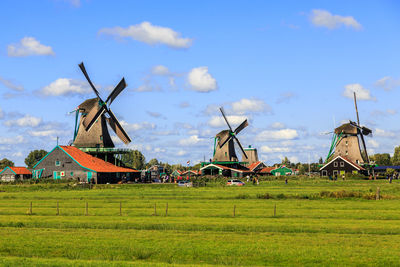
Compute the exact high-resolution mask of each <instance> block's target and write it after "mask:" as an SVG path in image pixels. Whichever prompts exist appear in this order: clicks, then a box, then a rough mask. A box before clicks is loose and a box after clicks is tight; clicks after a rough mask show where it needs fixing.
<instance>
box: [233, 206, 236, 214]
mask: <svg viewBox="0 0 400 267" xmlns="http://www.w3.org/2000/svg"><path fill="white" fill-rule="evenodd" d="M235 216H236V205H233V217H235Z"/></svg>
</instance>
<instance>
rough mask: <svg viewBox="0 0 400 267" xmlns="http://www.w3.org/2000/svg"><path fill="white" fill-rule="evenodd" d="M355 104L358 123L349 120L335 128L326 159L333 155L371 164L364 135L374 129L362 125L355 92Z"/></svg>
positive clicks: (367, 134) (369, 133) (370, 133)
mask: <svg viewBox="0 0 400 267" xmlns="http://www.w3.org/2000/svg"><path fill="white" fill-rule="evenodd" d="M354 106H355V109H356V114H357V123H356V122H353V121H349V122H348V123H345V124H342V125H341V126H339V127H337V128H336V129H335V131H334V133H333V138H332V143H331V147H330V150H329V153H328V156H327V158H326V161H328V159H329V158H330V157H331V156H332V155H333V157H336V156H343V157H346V158H348V159H349V160H351V161H352V162H355V163H357V164H369V158H368V153H367V147H366V145H365V139H364V136H369V135H372V130H371V129H369V128H367V127H365V126H361V125H360V118H359V116H358V109H357V98H356V93H355V92H354Z"/></svg>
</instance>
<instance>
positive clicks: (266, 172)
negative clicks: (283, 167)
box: [257, 167, 276, 175]
mask: <svg viewBox="0 0 400 267" xmlns="http://www.w3.org/2000/svg"><path fill="white" fill-rule="evenodd" d="M275 169H276V167H265V168H262V169H261V170H260V171H258V172H257V174H259V175H272V173H271V172H272V171H273V170H275Z"/></svg>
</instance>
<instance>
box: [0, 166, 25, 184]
mask: <svg viewBox="0 0 400 267" xmlns="http://www.w3.org/2000/svg"><path fill="white" fill-rule="evenodd" d="M30 178H32V172H31V171H29V170H28V169H27V168H26V167H5V168H4V169H3V170H0V181H2V182H14V181H22V180H26V179H30Z"/></svg>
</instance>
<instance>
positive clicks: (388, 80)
mask: <svg viewBox="0 0 400 267" xmlns="http://www.w3.org/2000/svg"><path fill="white" fill-rule="evenodd" d="M375 86H376V87H380V88H382V89H383V90H385V91H390V90H392V89H393V88H395V87H398V86H400V80H395V79H393V78H392V77H390V76H385V77H383V78H382V79H379V80H377V81H376V82H375Z"/></svg>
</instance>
